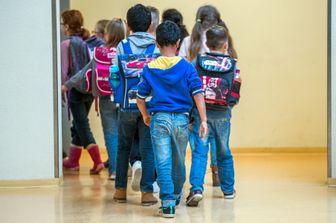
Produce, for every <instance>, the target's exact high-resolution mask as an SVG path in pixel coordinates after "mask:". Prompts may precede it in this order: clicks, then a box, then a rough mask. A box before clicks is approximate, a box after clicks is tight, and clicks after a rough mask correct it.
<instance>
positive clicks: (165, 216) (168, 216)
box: [160, 214, 175, 218]
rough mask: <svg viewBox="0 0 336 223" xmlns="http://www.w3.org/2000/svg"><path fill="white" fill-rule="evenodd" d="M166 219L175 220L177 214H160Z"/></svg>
mask: <svg viewBox="0 0 336 223" xmlns="http://www.w3.org/2000/svg"><path fill="white" fill-rule="evenodd" d="M160 215H161V216H162V217H164V218H174V217H175V214H160Z"/></svg>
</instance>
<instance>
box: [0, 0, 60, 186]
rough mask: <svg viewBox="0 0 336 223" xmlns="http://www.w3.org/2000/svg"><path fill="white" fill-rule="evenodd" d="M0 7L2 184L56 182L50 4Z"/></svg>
mask: <svg viewBox="0 0 336 223" xmlns="http://www.w3.org/2000/svg"><path fill="white" fill-rule="evenodd" d="M0 5H1V7H0V27H1V29H2V31H1V35H0V49H1V55H0V61H1V62H0V91H1V96H2V97H1V107H0V123H1V124H0V126H1V134H0V142H1V144H0V180H24V179H52V178H55V173H54V171H55V170H54V143H55V142H54V124H53V122H54V107H53V106H54V103H53V100H54V99H53V75H54V74H53V59H52V58H53V57H52V56H53V49H52V9H51V6H52V4H51V1H46V0H30V1H21V0H10V1H5V0H0Z"/></svg>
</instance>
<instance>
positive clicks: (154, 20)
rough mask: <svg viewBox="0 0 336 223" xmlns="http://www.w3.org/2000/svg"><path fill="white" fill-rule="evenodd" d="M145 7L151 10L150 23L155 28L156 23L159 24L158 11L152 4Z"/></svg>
mask: <svg viewBox="0 0 336 223" xmlns="http://www.w3.org/2000/svg"><path fill="white" fill-rule="evenodd" d="M147 8H148V9H149V11H150V12H151V16H152V22H151V23H152V24H153V28H154V29H156V28H157V27H158V25H159V24H160V11H159V10H158V9H157V8H155V7H153V6H147Z"/></svg>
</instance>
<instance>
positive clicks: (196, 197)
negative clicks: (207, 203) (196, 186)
mask: <svg viewBox="0 0 336 223" xmlns="http://www.w3.org/2000/svg"><path fill="white" fill-rule="evenodd" d="M202 199H203V195H202V191H201V190H195V191H192V192H190V193H189V196H188V197H187V201H186V203H187V206H189V207H197V206H198V202H200V201H201V200H202Z"/></svg>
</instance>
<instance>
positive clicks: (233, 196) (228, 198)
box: [224, 194, 236, 200]
mask: <svg viewBox="0 0 336 223" xmlns="http://www.w3.org/2000/svg"><path fill="white" fill-rule="evenodd" d="M235 197H236V195H235V194H233V195H224V199H227V200H232V199H234V198H235Z"/></svg>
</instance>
